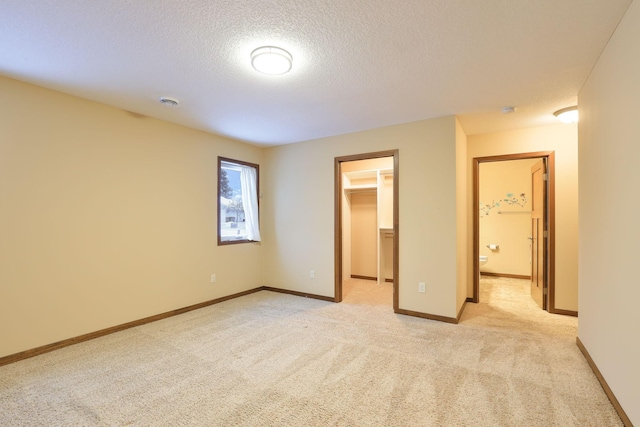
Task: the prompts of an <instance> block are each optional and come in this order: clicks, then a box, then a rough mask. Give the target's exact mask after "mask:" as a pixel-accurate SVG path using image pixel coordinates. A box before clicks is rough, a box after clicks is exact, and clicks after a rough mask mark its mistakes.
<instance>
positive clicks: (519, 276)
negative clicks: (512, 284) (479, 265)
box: [480, 271, 531, 280]
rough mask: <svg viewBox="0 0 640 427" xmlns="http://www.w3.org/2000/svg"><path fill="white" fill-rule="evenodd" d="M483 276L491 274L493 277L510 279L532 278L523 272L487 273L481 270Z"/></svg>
mask: <svg viewBox="0 0 640 427" xmlns="http://www.w3.org/2000/svg"><path fill="white" fill-rule="evenodd" d="M480 275H481V276H491V277H506V278H509V279H526V280H531V276H527V275H521V274H508V273H485V272H483V271H481V272H480Z"/></svg>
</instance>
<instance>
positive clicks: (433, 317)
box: [395, 308, 458, 324]
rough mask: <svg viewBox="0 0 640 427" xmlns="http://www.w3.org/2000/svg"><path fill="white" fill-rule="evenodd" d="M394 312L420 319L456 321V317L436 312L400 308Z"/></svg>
mask: <svg viewBox="0 0 640 427" xmlns="http://www.w3.org/2000/svg"><path fill="white" fill-rule="evenodd" d="M395 312H396V313H397V314H404V315H405V316H413V317H420V318H422V319H429V320H437V321H439V322H445V323H454V324H456V323H458V319H456V318H455V317H446V316H439V315H437V314H428V313H421V312H419V311H411V310H404V309H402V308H399V309H397V310H396V311H395Z"/></svg>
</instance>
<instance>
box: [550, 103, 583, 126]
mask: <svg viewBox="0 0 640 427" xmlns="http://www.w3.org/2000/svg"><path fill="white" fill-rule="evenodd" d="M553 115H554V116H556V117H557V118H558V119H560V121H561V122H563V123H576V122H577V121H578V106H577V105H574V106H573V107H567V108H563V109H562V110H558V111H556V112H555V113H553Z"/></svg>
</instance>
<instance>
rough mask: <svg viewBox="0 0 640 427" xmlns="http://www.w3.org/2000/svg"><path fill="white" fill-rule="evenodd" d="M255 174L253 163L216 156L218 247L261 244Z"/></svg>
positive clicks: (256, 172)
mask: <svg viewBox="0 0 640 427" xmlns="http://www.w3.org/2000/svg"><path fill="white" fill-rule="evenodd" d="M258 172H259V166H258V165H254V164H253V163H247V162H241V161H239V160H231V159H225V158H224V157H218V245H227V244H232V243H246V242H259V241H260V221H259V212H258V208H259V205H258V182H259V181H258Z"/></svg>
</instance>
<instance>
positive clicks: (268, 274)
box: [263, 116, 466, 317]
mask: <svg viewBox="0 0 640 427" xmlns="http://www.w3.org/2000/svg"><path fill="white" fill-rule="evenodd" d="M455 133H456V124H455V118H454V117H451V116H450V117H443V118H439V119H433V120H425V121H420V122H414V123H408V124H403V125H397V126H389V127H385V128H380V129H375V130H371V131H364V132H357V133H353V134H347V135H341V136H336V137H331V138H325V139H320V140H314V141H308V142H301V143H297V144H290V145H284V146H280V147H273V148H269V149H267V150H266V152H265V167H264V170H265V171H266V172H265V174H264V180H265V187H264V188H266V189H268V190H266V191H267V192H266V193H265V199H266V200H265V205H267V206H269V209H266V210H265V211H263V213H264V216H263V220H264V221H263V231H264V249H265V254H264V255H265V280H266V282H267V283H268V284H269V285H271V286H277V287H281V288H284V289H290V290H295V291H300V292H308V293H313V294H318V295H325V296H333V295H334V182H333V181H334V179H333V176H334V159H335V157H339V156H346V155H352V154H360V153H370V152H375V151H383V150H391V149H399V163H400V173H399V176H398V177H396V178H397V179H398V180H399V186H400V189H399V198H400V206H399V210H400V216H399V223H400V226H399V228H400V233H399V239H400V246H399V251H400V265H399V276H400V279H399V287H400V292H399V305H400V308H401V309H405V310H413V311H418V312H423V313H429V314H435V315H441V316H447V317H455V316H456V283H457V275H456V273H457V272H456V267H457V266H456V135H455ZM309 270H315V272H316V278H315V279H310V278H309ZM418 282H425V283H426V284H427V292H426V293H424V294H421V293H418ZM465 285H466V283H465Z"/></svg>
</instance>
